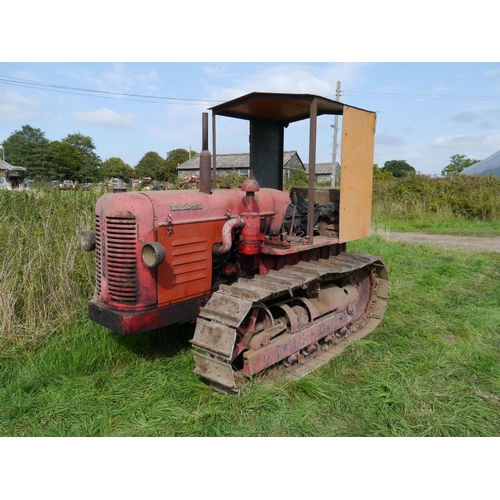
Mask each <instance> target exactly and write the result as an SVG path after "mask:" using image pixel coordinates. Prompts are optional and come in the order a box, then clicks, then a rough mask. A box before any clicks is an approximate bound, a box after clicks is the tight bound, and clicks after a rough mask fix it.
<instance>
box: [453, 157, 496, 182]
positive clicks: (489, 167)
mask: <svg viewBox="0 0 500 500" xmlns="http://www.w3.org/2000/svg"><path fill="white" fill-rule="evenodd" d="M460 173H461V174H465V175H496V176H497V177H500V151H497V152H496V153H493V154H492V155H491V156H488V158H485V159H484V160H482V161H479V162H477V163H474V165H471V166H470V167H467V168H464V169H463V170H462V171H461V172H460Z"/></svg>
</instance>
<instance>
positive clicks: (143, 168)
mask: <svg viewBox="0 0 500 500" xmlns="http://www.w3.org/2000/svg"><path fill="white" fill-rule="evenodd" d="M166 171H167V169H166V167H165V160H164V159H163V158H162V157H161V156H160V155H159V154H158V153H155V152H154V151H149V152H148V153H146V154H145V155H144V156H143V157H142V158H141V159H140V160H139V163H138V164H137V165H136V166H135V172H136V175H137V176H138V177H151V179H154V180H157V181H164V180H166V177H167V175H166Z"/></svg>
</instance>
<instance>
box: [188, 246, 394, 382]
mask: <svg viewBox="0 0 500 500" xmlns="http://www.w3.org/2000/svg"><path fill="white" fill-rule="evenodd" d="M366 267H368V268H369V269H371V273H372V274H371V276H372V281H373V282H372V286H371V291H370V300H369V303H368V307H367V309H366V311H365V312H364V314H363V315H362V316H361V318H359V319H358V320H357V321H356V322H355V323H354V324H351V325H350V327H349V333H348V335H345V336H344V337H342V338H336V339H335V340H334V342H333V343H325V344H323V345H322V346H321V349H319V350H318V351H317V352H315V353H314V354H312V355H310V356H307V357H306V358H305V359H303V360H301V362H300V363H296V364H295V365H292V366H291V367H288V368H285V367H284V366H283V365H282V364H280V365H277V367H278V368H279V371H280V373H282V374H284V376H285V378H287V379H299V378H301V377H303V376H304V375H307V374H308V373H310V372H312V371H313V370H315V369H317V368H318V367H320V366H322V365H323V364H325V363H327V362H328V361H330V360H331V359H332V358H333V357H335V356H337V355H338V354H339V353H340V352H341V351H343V350H344V349H345V347H346V346H347V345H348V344H349V343H351V342H353V341H355V340H358V339H360V338H363V337H365V336H366V335H368V334H369V333H370V332H371V331H373V330H374V329H375V328H376V326H377V325H378V324H379V323H380V321H381V320H382V317H383V314H384V310H385V307H386V304H387V296H388V288H389V284H388V282H387V279H388V276H387V269H386V268H385V266H384V264H383V263H382V261H381V260H380V258H379V257H377V256H374V255H369V254H364V253H356V252H349V253H343V254H340V255H337V256H334V257H330V258H329V259H320V260H318V261H309V262H300V263H298V264H296V265H287V266H285V267H284V268H282V269H280V270H278V271H274V270H273V271H270V272H269V273H268V274H267V275H264V276H263V275H256V276H254V278H253V279H243V278H240V279H239V280H238V281H236V282H235V283H234V284H232V285H222V286H221V287H220V289H219V290H218V291H217V292H215V293H214V294H213V295H212V297H211V298H210V300H209V301H208V303H207V305H206V306H205V307H204V308H202V309H201V311H200V315H199V318H198V320H197V324H196V330H195V334H194V337H193V339H192V340H191V343H192V345H193V346H194V348H195V349H193V356H194V359H195V363H196V368H195V370H194V371H195V373H196V374H197V375H198V376H200V377H202V378H204V379H206V380H208V381H209V382H210V383H211V386H212V388H213V389H215V390H217V391H222V392H238V391H239V387H240V385H241V382H242V380H243V379H244V377H243V376H242V375H241V374H240V373H238V372H236V371H235V370H234V369H233V367H232V366H231V361H232V355H233V350H234V347H235V342H236V339H237V329H238V327H239V326H240V325H241V324H242V323H243V322H244V320H245V318H246V317H247V315H248V313H249V312H250V311H251V309H252V308H253V307H256V306H257V307H263V308H265V304H266V302H267V301H270V300H273V301H274V300H275V299H276V298H281V297H283V299H286V298H289V297H294V296H295V295H294V294H296V293H297V292H298V291H299V290H301V289H306V288H307V287H308V286H309V285H312V284H314V283H315V282H317V281H321V282H329V281H335V280H337V279H339V278H342V277H344V276H346V275H349V274H351V273H353V272H355V271H357V270H360V269H362V268H366ZM329 333H334V332H329ZM277 367H272V368H271V369H270V370H266V372H272V371H276V368H277Z"/></svg>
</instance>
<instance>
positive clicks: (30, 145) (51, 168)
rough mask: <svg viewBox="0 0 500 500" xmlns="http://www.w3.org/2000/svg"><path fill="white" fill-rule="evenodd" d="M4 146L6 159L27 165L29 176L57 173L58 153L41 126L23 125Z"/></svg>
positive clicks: (23, 165) (9, 161) (48, 175)
mask: <svg viewBox="0 0 500 500" xmlns="http://www.w3.org/2000/svg"><path fill="white" fill-rule="evenodd" d="M3 147H4V154H5V161H6V162H8V163H10V164H11V165H16V166H20V167H25V168H26V169H27V172H26V173H27V176H28V177H31V178H33V177H36V176H38V177H54V176H55V175H56V171H57V164H58V162H57V153H56V152H55V150H54V148H53V146H52V144H51V142H50V141H49V140H48V139H47V138H46V137H45V133H44V132H42V131H41V130H40V129H39V128H34V127H31V126H30V125H23V126H22V127H21V130H16V131H15V132H14V133H12V134H11V135H10V136H9V137H8V138H7V139H6V140H5V142H4V143H3Z"/></svg>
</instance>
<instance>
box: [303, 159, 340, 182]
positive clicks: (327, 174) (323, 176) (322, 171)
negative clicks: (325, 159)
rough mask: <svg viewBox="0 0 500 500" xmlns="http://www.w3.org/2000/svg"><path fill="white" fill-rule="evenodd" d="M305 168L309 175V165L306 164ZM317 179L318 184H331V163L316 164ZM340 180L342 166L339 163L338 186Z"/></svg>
mask: <svg viewBox="0 0 500 500" xmlns="http://www.w3.org/2000/svg"><path fill="white" fill-rule="evenodd" d="M304 167H305V169H306V172H307V173H308V174H309V164H308V163H305V164H304ZM314 170H315V174H316V175H315V177H316V183H318V182H330V183H331V181H332V164H331V163H316V168H315V169H314ZM339 180H340V165H339V164H338V163H337V185H338V183H339Z"/></svg>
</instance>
